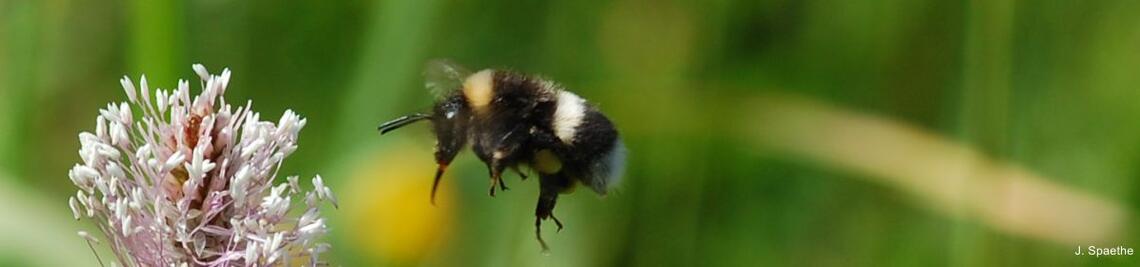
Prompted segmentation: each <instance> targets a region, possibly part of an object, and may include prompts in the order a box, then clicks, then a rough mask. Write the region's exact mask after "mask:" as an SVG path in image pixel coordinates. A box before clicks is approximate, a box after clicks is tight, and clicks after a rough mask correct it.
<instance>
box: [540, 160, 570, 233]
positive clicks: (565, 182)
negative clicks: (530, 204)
mask: <svg viewBox="0 0 1140 267" xmlns="http://www.w3.org/2000/svg"><path fill="white" fill-rule="evenodd" d="M538 178H539V180H538V182H539V185H540V188H539V194H538V205H537V206H536V207H535V208H534V217H535V220H534V227H535V229H534V234H535V235H536V236H537V238H538V243H539V244H540V245H542V249H543V251H547V250H549V249H548V247H547V246H546V241H544V240H542V220H545V219H547V218H551V219H554V223H555V224H557V225H558V230H559V231H561V230H562V222H561V221H559V220H558V219H557V218H554V205H555V204H556V203H557V202H558V192H561V191H562V189H564V188H566V187H568V186H569V185H570V184H571V182H570V180H569V179H567V178H566V177H564V176H562V175H559V174H544V173H541V172H540V173H539V176H538Z"/></svg>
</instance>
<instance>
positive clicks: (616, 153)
mask: <svg viewBox="0 0 1140 267" xmlns="http://www.w3.org/2000/svg"><path fill="white" fill-rule="evenodd" d="M424 75H425V78H426V82H425V85H426V87H428V89H431V90H432V91H433V92H434V93H435V94H436V95H437V99H436V103H435V105H433V107H432V110H431V112H430V113H428V114H424V113H414V114H411V115H406V116H403V117H400V118H397V119H394V120H391V121H388V122H385V123H383V124H381V125H380V127H379V128H378V130H379V131H380V133H381V134H384V133H388V132H390V131H392V130H395V129H398V128H400V127H403V126H405V125H408V124H411V123H414V122H417V121H421V120H427V121H430V122H431V124H432V128H431V129H432V132H433V133H434V134H435V137H436V144H435V162H436V163H437V164H438V168H437V169H436V171H435V179H434V180H433V182H432V190H431V201H432V203H433V204H434V203H435V192H436V188H438V186H439V180H440V177H441V176H442V175H443V173H444V171H445V170H446V169H447V166H448V164H450V163H451V162H452V160H453V159H454V158H455V156H456V154H458V153H459V151H460V150H462V149H463V148H464V147H466V146H467V145H468V144H470V145H471V148H472V151H473V152H474V153H475V155H476V156H478V157H479V159H480V160H482V161H483V163H486V164H487V169H488V171H489V172H490V181H491V185H490V189H489V191H490V195H491V196H492V197H493V196H495V190H496V187H497V188H499V189H501V190H507V185H506V184H505V183H503V179H502V175H503V172H504V171H505V170H506V169H507V168H510V169H512V170H514V171H515V172H517V173H518V174H519V176H520V177H522V179H524V180H525V179H526V178H527V176H526V175H525V174H524V173H523V171H522V170H521V169H520V167H526V168H529V169H531V170H533V171H534V172H536V173H538V177H539V186H540V189H539V196H538V206H537V207H536V208H535V211H534V215H535V221H534V225H535V235H536V236H537V239H538V242H539V244H540V245H541V246H542V249H543V251H546V250H548V247H547V245H546V242H545V241H543V239H542V233H541V225H542V221H543V220H545V219H547V218H550V219H552V220H554V223H555V224H556V225H558V230H559V231H561V230H562V222H561V221H559V220H558V218H555V217H554V213H553V211H554V204H555V202H556V201H557V200H558V195H559V194H561V193H569V192H571V191H572V189H573V188H574V187H575V186H576V185H577V184H578V183H581V184H584V185H586V186H588V187H589V188H590V189H592V190H593V191H594V192H595V193H598V194H599V195H603V196H604V195H606V193H607V192H608V190H609V189H610V188H611V187H612V186H614V185H615V183H616V182H617V179H618V178H619V177H620V176H621V175H622V172H623V170H624V167H625V153H626V152H625V145H624V144H623V143H622V141H621V138H619V137H618V132H617V129H615V128H614V125H613V123H612V122H610V120H609V119H608V118H606V116H605V115H603V114H602V113H601V112H600V111H598V109H597V107H595V106H593V105H591V104H589V103H587V102H586V100H585V99H582V98H581V97H579V96H578V95H575V94H574V93H571V92H570V91H566V90H565V89H564V88H562V86H560V85H558V84H557V83H554V82H552V81H550V80H547V79H543V78H540V77H537V76H532V75H527V74H523V73H518V72H513V71H507V70H497V69H485V70H481V71H478V72H475V73H469V72H467V71H465V70H464V69H463V68H462V67H460V66H458V65H455V64H453V63H451V62H448V61H443V60H436V61H431V62H429V63H428V66H427V68H426V70H425V72H424Z"/></svg>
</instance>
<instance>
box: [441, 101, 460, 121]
mask: <svg viewBox="0 0 1140 267" xmlns="http://www.w3.org/2000/svg"><path fill="white" fill-rule="evenodd" d="M461 105H462V104H460V103H458V102H456V101H451V102H447V103H445V104H443V110H442V111H443V117H445V118H447V119H453V118H455V115H456V114H459V108H460V106H461Z"/></svg>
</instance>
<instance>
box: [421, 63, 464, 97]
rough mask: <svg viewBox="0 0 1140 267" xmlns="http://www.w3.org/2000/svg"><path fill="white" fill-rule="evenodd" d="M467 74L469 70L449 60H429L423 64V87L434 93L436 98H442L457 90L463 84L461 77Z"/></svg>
mask: <svg viewBox="0 0 1140 267" xmlns="http://www.w3.org/2000/svg"><path fill="white" fill-rule="evenodd" d="M469 74H471V72H470V71H467V69H465V68H463V66H460V65H459V64H455V62H452V61H451V60H447V59H434V60H430V61H428V62H427V64H426V65H425V66H424V72H423V75H424V87H425V88H427V89H428V91H430V92H431V93H432V95H435V97H436V99H442V98H445V97H447V96H448V95H449V94H451V92H452V91H455V90H459V88H460V87H462V86H463V79H464V78H466V77H467V75H469Z"/></svg>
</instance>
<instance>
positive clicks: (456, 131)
mask: <svg viewBox="0 0 1140 267" xmlns="http://www.w3.org/2000/svg"><path fill="white" fill-rule="evenodd" d="M467 110H468V109H467V105H466V102H465V101H464V99H463V96H461V95H458V94H456V95H453V96H451V97H448V98H445V99H443V100H442V101H439V102H438V103H436V104H435V107H434V108H433V109H432V115H431V117H430V119H431V124H432V132H434V133H435V138H436V144H435V162H436V163H439V164H440V165H447V164H449V163H451V160H452V159H454V158H455V155H456V154H458V153H459V150H462V149H463V146H464V145H466V144H467V125H468V123H469V122H470V121H469V120H470V118H469V116H468V111H467Z"/></svg>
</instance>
